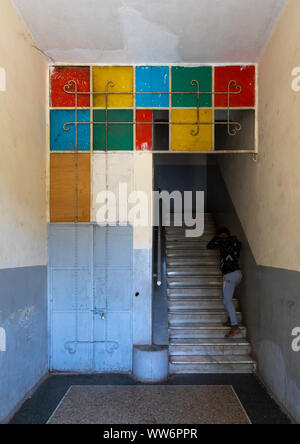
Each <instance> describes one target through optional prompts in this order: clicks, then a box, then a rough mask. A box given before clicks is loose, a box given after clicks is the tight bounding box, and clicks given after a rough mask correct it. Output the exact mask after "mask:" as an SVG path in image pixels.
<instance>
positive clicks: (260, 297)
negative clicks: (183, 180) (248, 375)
mask: <svg viewBox="0 0 300 444" xmlns="http://www.w3.org/2000/svg"><path fill="white" fill-rule="evenodd" d="M208 202H209V205H210V211H211V212H213V213H214V216H215V220H216V224H217V226H221V225H222V226H223V225H226V226H228V227H229V229H230V231H231V232H232V233H233V234H235V235H237V236H238V238H239V239H240V240H241V241H242V243H243V248H242V252H241V268H242V272H243V275H244V279H243V281H242V283H241V285H240V286H239V287H238V290H237V292H238V297H239V299H240V306H241V310H242V313H243V317H244V322H245V325H246V327H247V330H248V335H249V339H250V342H251V344H252V347H253V355H254V357H255V359H256V360H257V363H258V374H259V376H260V377H261V379H262V380H263V382H264V383H265V384H266V386H267V387H268V388H269V390H270V391H271V392H272V394H273V395H274V397H275V398H276V400H277V401H278V402H279V403H280V404H281V405H282V406H283V408H285V409H286V410H287V411H288V412H289V414H290V415H291V416H292V417H293V418H294V419H295V421H297V422H300V402H299V399H300V352H298V353H297V352H295V351H293V349H292V341H293V339H294V338H293V337H292V330H293V329H294V328H295V327H299V323H300V321H299V320H300V294H299V288H300V273H299V272H296V271H290V270H284V269H279V268H273V267H266V266H260V265H258V264H257V263H256V261H255V258H254V256H253V254H252V251H251V248H250V245H249V244H248V241H247V238H246V235H245V233H244V231H243V228H242V225H241V223H240V220H239V218H238V215H237V214H236V212H235V209H234V206H233V204H232V201H231V199H230V195H229V193H228V191H227V188H226V185H225V183H224V181H223V178H222V175H221V173H220V171H219V168H218V167H217V166H212V167H209V169H208ZM279 235H280V233H279Z"/></svg>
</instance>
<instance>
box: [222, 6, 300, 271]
mask: <svg viewBox="0 0 300 444" xmlns="http://www.w3.org/2000/svg"><path fill="white" fill-rule="evenodd" d="M299 17H300V2H299V0H291V1H290V2H289V3H288V6H287V8H286V10H285V11H284V13H283V15H282V16H281V18H280V21H279V23H278V25H277V27H276V28H275V31H274V32H273V35H272V37H271V39H270V41H269V43H268V45H267V46H266V48H265V50H264V52H263V54H262V56H261V59H260V63H259V94H260V97H259V160H258V162H257V163H254V162H253V161H252V159H251V157H250V156H230V157H229V158H226V159H222V161H221V168H222V171H223V174H224V177H225V181H226V183H227V186H228V188H229V192H230V194H231V197H232V200H233V203H234V205H235V207H236V210H237V213H238V215H239V218H240V221H241V223H242V225H243V228H244V230H245V232H246V235H247V237H248V241H249V243H250V246H251V248H252V251H253V254H254V256H255V259H256V261H257V263H258V264H259V265H265V266H271V267H278V268H284V269H290V270H296V271H300V242H299V233H300V173H299V172H300V123H299V122H300V120H299V119H300V91H299V92H295V91H293V89H292V80H293V77H292V75H291V73H292V70H293V69H294V68H295V67H297V66H298V67H300V26H299Z"/></svg>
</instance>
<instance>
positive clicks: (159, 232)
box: [156, 190, 162, 287]
mask: <svg viewBox="0 0 300 444" xmlns="http://www.w3.org/2000/svg"><path fill="white" fill-rule="evenodd" d="M160 191H161V190H159V192H160ZM158 211H159V215H158V221H159V222H158V230H157V275H156V285H157V286H158V287H160V286H161V285H162V261H161V254H162V201H161V199H159V205H158Z"/></svg>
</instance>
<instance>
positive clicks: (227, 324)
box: [223, 318, 232, 327]
mask: <svg viewBox="0 0 300 444" xmlns="http://www.w3.org/2000/svg"><path fill="white" fill-rule="evenodd" d="M223 326H224V327H232V325H231V320H230V319H229V318H228V320H227V322H224V323H223Z"/></svg>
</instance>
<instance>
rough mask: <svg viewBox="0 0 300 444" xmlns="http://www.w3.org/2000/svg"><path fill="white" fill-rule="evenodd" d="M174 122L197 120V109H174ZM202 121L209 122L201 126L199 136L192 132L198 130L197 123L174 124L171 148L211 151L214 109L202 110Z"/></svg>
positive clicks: (176, 149)
mask: <svg viewBox="0 0 300 444" xmlns="http://www.w3.org/2000/svg"><path fill="white" fill-rule="evenodd" d="M172 122H179V123H184V122H187V123H193V122H197V110H195V109H182V110H181V109H173V110H172ZM200 122H207V123H208V124H207V125H200V126H199V134H198V135H197V136H193V135H192V134H191V131H192V130H197V126H196V125H172V144H171V149H172V150H173V151H211V150H212V125H211V122H212V111H211V110H200ZM209 123H210V124H209Z"/></svg>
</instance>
